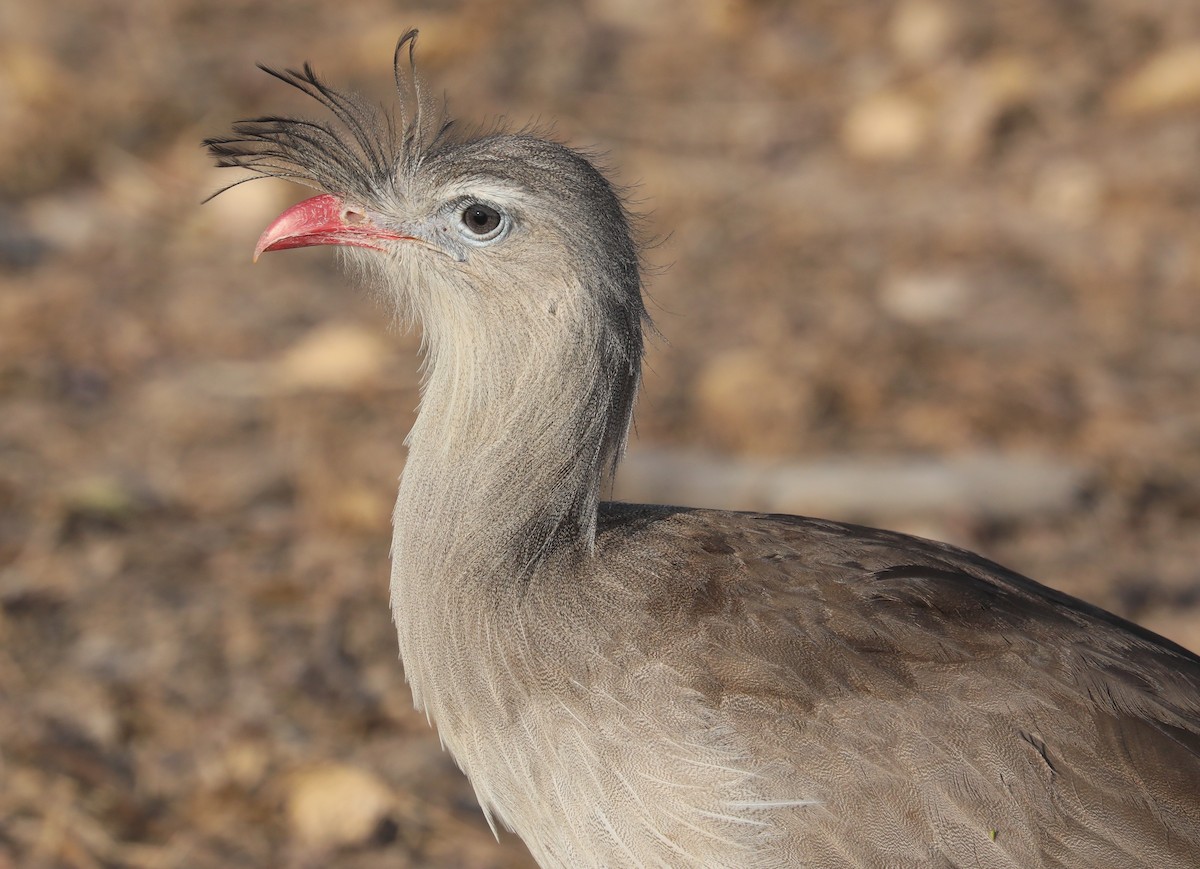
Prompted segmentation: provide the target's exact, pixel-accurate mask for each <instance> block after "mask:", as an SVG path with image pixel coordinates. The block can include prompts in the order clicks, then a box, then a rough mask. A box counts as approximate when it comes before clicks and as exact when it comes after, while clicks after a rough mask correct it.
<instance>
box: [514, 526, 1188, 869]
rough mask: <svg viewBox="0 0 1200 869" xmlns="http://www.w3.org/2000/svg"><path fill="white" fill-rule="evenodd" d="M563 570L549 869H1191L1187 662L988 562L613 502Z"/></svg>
mask: <svg viewBox="0 0 1200 869" xmlns="http://www.w3.org/2000/svg"><path fill="white" fill-rule="evenodd" d="M554 582H555V580H554V578H553V576H552V575H551V573H547V574H546V575H544V576H541V577H539V578H536V579H535V581H534V582H533V583H532V584H531V586H530V588H529V589H528V590H527V593H526V598H525V603H526V606H528V607H530V609H528V610H526V614H527V615H528V614H529V613H532V612H538V611H540V612H542V613H543V616H542V617H541V618H533V619H532V620H530V621H527V622H526V628H525V629H526V630H527V631H528V632H529V635H528V636H527V637H526V639H527V640H528V641H529V642H530V644H531V645H532V646H534V647H537V646H540V645H541V643H542V641H541V640H538V639H537V638H536V635H537V634H538V632H539V624H540V623H542V622H543V621H544V622H545V623H546V624H547V625H549V624H555V625H556V626H557V627H558V629H559V630H561V629H562V627H563V626H567V625H569V626H571V632H570V634H569V635H567V636H565V637H564V636H556V637H555V638H553V639H551V640H550V641H549V645H548V646H545V648H548V649H549V648H554V649H556V650H557V651H554V652H552V653H551V657H553V658H555V659H556V660H554V661H553V662H552V663H551V664H550V665H549V667H548V668H547V669H545V670H544V671H543V673H544V677H545V678H544V685H545V690H546V692H547V694H548V696H549V695H553V697H554V701H553V704H551V705H552V706H553V707H555V708H557V709H558V714H559V716H560V719H561V721H563V722H564V724H563V729H562V730H561V731H558V732H555V733H553V734H550V735H549V739H548V740H547V742H544V743H543V745H553V746H555V748H554V749H553V754H547V755H545V756H543V757H542V758H540V763H543V764H545V765H546V770H545V772H544V775H545V776H547V777H548V780H552V779H555V777H556V776H557V777H558V780H559V788H560V790H572V789H577V792H579V793H581V794H583V796H582V797H581V798H580V799H578V800H572V799H570V798H569V797H563V799H564V800H565V802H564V803H562V804H560V805H555V806H552V807H551V806H548V807H547V809H546V811H547V818H548V819H549V818H550V817H555V818H562V817H567V818H569V819H570V823H567V824H563V823H557V824H555V823H547V824H546V825H543V828H542V829H541V830H540V832H539V833H538V834H536V835H535V836H534V837H533V841H531V845H532V847H533V848H534V851H535V854H537V855H538V856H539V858H540V859H542V860H543V861H544V862H545V863H546V864H547V865H639V864H640V865H695V866H712V865H745V866H800V865H811V866H838V865H900V864H903V865H922V866H940V865H944V866H1013V867H1030V866H1063V867H1093V869H1095V867H1128V866H1135V865H1155V866H1178V867H1183V866H1195V865H1197V864H1198V863H1200V659H1198V658H1197V657H1196V656H1195V655H1193V654H1191V653H1189V652H1187V651H1186V650H1184V649H1182V648H1180V647H1178V646H1175V645H1174V644H1172V643H1169V642H1168V641H1166V640H1164V639H1162V638H1160V637H1157V636H1156V635H1154V634H1152V633H1150V632H1148V631H1145V630H1143V629H1141V628H1138V627H1136V626H1134V625H1132V624H1130V623H1127V622H1125V621H1123V620H1121V619H1118V618H1116V617H1114V616H1112V615H1110V614H1108V613H1105V612H1103V611H1101V610H1098V609H1096V608H1093V607H1090V606H1088V605H1086V604H1084V603H1082V602H1080V601H1077V600H1075V599H1073V598H1069V597H1067V596H1065V595H1062V594H1059V593H1056V592H1054V591H1052V590H1050V589H1047V588H1044V587H1042V586H1040V585H1038V584H1036V583H1034V582H1032V581H1030V580H1027V579H1025V578H1023V577H1021V576H1019V575H1017V574H1014V573H1012V572H1010V571H1007V570H1005V569H1004V568H1001V567H999V566H998V565H995V564H993V563H991V562H989V561H987V560H985V559H982V558H980V557H978V556H975V555H972V554H970V553H967V552H964V551H962V550H959V549H956V548H953V547H950V546H946V545H942V544H937V543H932V542H927V541H923V540H917V539H915V538H911V537H907V536H904V535H899V534H892V533H888V532H883V531H875V530H872V529H865V528H859V527H855V526H848V525H841V524H837V523H831V522H824V521H819V520H809V519H801V518H797V517H787V516H770V515H759V514H739V513H721V512H713V511H699V510H682V509H677V508H664V507H639V506H630V505H618V504H606V505H603V509H602V513H601V522H600V527H599V530H598V535H597V545H596V553H595V557H594V560H593V561H592V566H591V569H590V576H589V577H588V578H587V579H585V580H582V581H581V580H578V579H575V578H572V580H571V583H570V590H569V591H568V590H566V589H564V588H563V585H562V584H559V585H558V586H557V587H555V588H554V589H553V590H551V589H550V588H549V586H550V585H551V584H553V583H554ZM539 583H544V584H545V585H546V586H547V587H546V588H542V587H540V586H539ZM541 591H547V592H550V591H552V593H548V594H546V595H542V594H541V593H540V592H541ZM544 608H551V609H544ZM555 673H557V674H560V675H561V674H569V675H565V676H562V678H564V679H567V680H568V681H570V682H571V683H573V688H572V690H571V691H564V690H563V686H562V685H561V684H556V683H558V681H559V680H558V678H557V677H556V676H555V675H554V674H555ZM535 681H536V680H535ZM535 694H536V692H535ZM572 696H573V697H575V698H577V699H576V700H574V701H573V700H571V699H570V698H571V697H572ZM537 705H538V704H537V702H536V700H535V701H534V706H537ZM548 714H549V713H548ZM572 718H574V719H575V721H572V720H571V719H572ZM577 723H578V724H579V726H576V724H577ZM563 745H566V746H568V749H567V753H566V758H569V759H565V758H564V756H563V755H562V754H561V751H562V746H563ZM572 746H576V747H572ZM564 763H565V766H562V767H561V768H559V769H557V771H554V770H553V769H551V767H555V766H556V765H558V764H564ZM536 776H537V773H535V774H534V778H535V779H536ZM592 780H594V781H592ZM706 782H707V783H708V786H707V789H705V784H704V783H706ZM551 789H553V786H551ZM525 826H528V825H527V824H525ZM572 827H577V828H578V830H577V831H576V833H571V831H570V829H571V828H572ZM589 828H592V829H591V832H590V833H589V832H588V830H589ZM580 831H582V832H580ZM522 835H523V836H525V837H526V839H527V841H528V840H530V839H531V837H530V836H529V835H526V833H525V832H524V831H522ZM571 835H578V836H581V837H582V838H580V839H579V840H578V843H583V842H585V841H586V843H587V844H586V845H582V844H578V843H577V844H576V846H574V847H575V848H576V849H577V850H572V848H571V847H567V846H565V845H563V842H564V841H565V839H564V837H570V836H571ZM547 837H549V839H554V838H555V837H558V841H557V842H551V843H550V845H549V849H550V850H548V851H542V852H540V853H539V851H538V848H539V845H538V844H537V842H538V841H543V842H545V841H548V840H547ZM604 843H607V845H605V844H604ZM560 847H561V848H562V850H555V849H556V848H560ZM606 847H607V848H608V850H607V851H606V850H605V848H606ZM739 849H740V850H739ZM739 854H740V855H741V856H738V855H739Z"/></svg>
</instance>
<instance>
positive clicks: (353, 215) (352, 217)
mask: <svg viewBox="0 0 1200 869" xmlns="http://www.w3.org/2000/svg"><path fill="white" fill-rule="evenodd" d="M366 219H367V216H366V215H365V214H363V213H362V212H361V211H352V210H350V209H346V211H344V212H342V220H344V221H345V222H346V223H348V224H350V225H351V226H356V225H358V224H360V223H364V222H366Z"/></svg>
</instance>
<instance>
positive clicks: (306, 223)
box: [254, 193, 417, 262]
mask: <svg viewBox="0 0 1200 869" xmlns="http://www.w3.org/2000/svg"><path fill="white" fill-rule="evenodd" d="M398 239H409V240H412V241H416V240H417V239H415V238H413V237H412V236H409V235H400V234H399V233H395V232H390V231H388V230H385V229H381V228H380V227H378V226H376V225H375V224H374V223H372V222H371V220H370V218H369V217H368V216H367V215H366V214H364V213H363V212H361V211H359V210H356V209H352V208H348V207H347V206H346V203H345V201H344V200H342V199H341V198H339V197H337V196H333V195H332V194H329V193H323V194H321V195H320V196H314V197H312V198H311V199H305V200H304V201H303V202H298V203H296V204H295V205H293V206H292V207H291V208H289V209H288V210H287V211H285V212H283V214H281V215H279V216H278V217H277V218H275V220H274V221H273V222H272V223H271V225H270V226H268V227H267V228H266V230H265V231H264V232H263V234H262V235H261V236H260V237H259V239H258V244H256V245H255V246H254V261H255V262H258V258H259V257H260V256H261V255H262V254H264V253H266V252H267V251H272V250H287V249H289V248H293V247H310V246H312V245H315V244H342V245H350V246H352V247H366V248H371V249H372V250H385V247H384V246H383V244H382V243H381V242H384V241H396V240H398Z"/></svg>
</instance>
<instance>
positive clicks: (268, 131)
mask: <svg viewBox="0 0 1200 869" xmlns="http://www.w3.org/2000/svg"><path fill="white" fill-rule="evenodd" d="M416 41H417V31H416V30H409V31H408V32H407V33H405V34H404V35H403V36H402V37H401V38H400V41H399V42H398V43H397V45H396V53H395V56H394V60H393V65H394V74H395V81H396V91H397V96H398V97H399V101H400V124H399V131H398V129H397V123H396V118H395V116H394V115H393V114H392V113H391V112H389V111H387V110H386V109H384V108H382V107H375V106H372V105H370V104H369V103H367V102H366V101H364V100H363V99H362V98H361V97H359V96H357V95H355V94H351V93H346V92H344V91H339V90H337V89H335V88H332V87H330V86H329V85H327V84H325V82H324V81H322V80H321V79H320V77H319V76H318V75H317V74H316V72H314V70H313V68H312V66H311V65H309V64H308V63H305V64H304V67H303V69H300V70H295V69H286V70H282V71H280V70H276V69H271V68H270V67H267V66H264V65H263V64H261V63H260V64H258V67H259V69H261V70H263V72H265V73H267V74H268V75H271V76H274V77H275V78H277V79H279V80H280V81H281V82H283V83H284V84H287V85H290V86H291V87H294V88H296V89H297V90H298V91H300V92H301V93H303V94H305V95H306V96H309V97H312V98H313V99H314V100H316V101H317V102H319V103H320V104H321V105H322V106H324V107H325V108H326V109H327V110H329V112H330V113H332V114H333V120H332V121H314V120H308V119H305V118H293V117H286V116H278V115H269V116H266V117H261V118H252V119H248V120H243V121H237V122H236V123H235V124H234V125H233V134H232V135H230V136H214V137H212V138H210V139H205V140H204V142H203V143H202V144H203V145H204V147H206V148H207V149H208V151H209V153H210V154H212V155H213V157H215V158H216V161H217V165H218V166H220V167H236V168H241V169H249V170H251V171H253V172H255V173H256V174H255V175H252V176H251V177H249V178H243V179H241V180H240V181H235V182H233V183H232V184H229V185H226V186H225V187H222V188H221V189H220V190H218V191H217V192H216V193H213V194H212V196H209V197H208V199H212V198H213V197H214V196H219V195H220V194H221V193H224V192H225V191H226V190H229V189H230V188H232V187H236V186H238V185H239V184H244V183H246V182H247V181H256V180H259V179H261V178H285V179H288V180H292V181H296V182H297V183H300V184H304V185H305V186H308V187H313V188H315V189H318V190H321V191H323V192H327V193H335V194H339V195H343V196H346V195H349V196H357V197H362V198H366V199H370V198H371V197H373V196H375V195H377V194H378V193H379V192H381V191H383V190H387V189H390V188H391V186H392V184H393V182H394V179H395V177H396V175H397V174H399V173H410V172H413V171H415V170H416V169H417V168H418V167H419V166H420V164H421V161H422V160H423V159H424V157H425V155H426V154H428V153H430V152H431V151H432V150H433V149H434V148H435V147H436V146H437V145H438V144H439V143H441V142H442V141H443V140H444V137H445V134H446V132H447V131H448V130H449V129H450V127H451V126H452V124H453V122H452V121H450V120H448V119H447V118H446V117H445V112H444V108H443V109H442V110H441V111H436V112H434V113H432V117H434V118H436V121H435V123H434V124H433V125H432V126H426V123H427V122H426V119H427V118H429V117H431V113H430V112H429V107H427V106H426V105H425V104H424V102H425V100H424V96H423V91H422V89H421V85H420V81H419V80H418V78H417V71H416V60H415V56H414V49H415V46H416ZM405 46H407V47H408V63H407V65H406V66H407V69H405V68H404V67H405V65H404V64H403V63H402V56H403V54H404V48H405ZM208 199H206V200H205V201H208Z"/></svg>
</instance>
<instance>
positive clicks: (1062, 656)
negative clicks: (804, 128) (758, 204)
mask: <svg viewBox="0 0 1200 869" xmlns="http://www.w3.org/2000/svg"><path fill="white" fill-rule="evenodd" d="M415 44H416V31H415V30H412V31H409V32H407V33H405V34H404V36H403V37H402V38H401V39H400V40H399V43H398V45H397V47H396V53H395V57H394V59H393V70H394V77H395V85H396V92H397V97H398V101H399V107H398V110H397V109H392V110H388V109H385V108H380V107H377V106H374V105H373V104H371V103H370V102H368V101H367V100H366V99H364V98H362V97H360V96H356V95H355V94H353V93H351V92H348V91H343V90H339V89H335V88H333V87H331V86H330V85H328V84H327V83H326V82H325V81H324V80H323V79H322V78H320V77H319V76H318V75H317V74H316V73H315V72H314V70H313V68H312V67H311V66H310V65H309V64H304V66H303V67H302V68H300V69H285V70H276V69H272V68H268V67H265V66H263V67H262V69H264V70H265V71H266V72H268V73H270V74H271V75H273V76H274V77H275V78H277V79H279V80H281V81H282V82H284V83H286V84H287V85H289V86H291V87H293V88H296V89H298V90H299V91H301V92H303V93H304V94H306V95H307V96H308V97H311V98H312V99H314V100H315V101H316V102H317V103H319V104H320V105H321V106H322V107H323V115H322V117H323V118H324V119H318V120H312V119H306V118H297V117H290V116H283V115H272V116H266V117H259V118H255V119H251V120H245V121H239V122H236V123H235V124H234V125H233V127H232V132H231V133H229V134H227V135H223V136H218V137H214V138H210V139H207V140H205V142H204V144H205V145H206V146H207V148H208V149H209V151H210V152H211V154H212V155H213V156H214V157H215V159H216V162H217V164H218V165H219V166H222V167H238V168H241V169H244V170H250V171H251V172H252V174H251V175H250V176H249V177H246V178H242V179H241V181H238V182H235V183H234V184H233V185H230V186H236V184H239V183H242V181H249V180H256V179H260V178H281V179H287V180H290V181H294V182H298V183H300V184H302V185H307V186H309V187H310V188H313V189H315V190H316V191H317V194H316V195H315V196H313V197H312V198H309V199H306V200H304V201H302V202H300V203H299V204H297V205H295V206H292V207H291V208H289V209H287V210H286V211H284V212H283V213H282V214H281V215H280V216H279V217H278V218H277V219H276V220H275V221H274V222H272V223H271V224H270V225H269V226H268V227H267V229H266V230H265V231H264V232H263V234H262V236H261V238H260V239H259V240H258V243H257V246H256V248H255V251H254V257H255V259H256V260H257V258H258V256H259V255H260V254H262V253H265V252H269V251H280V250H286V249H290V248H299V247H308V246H314V245H334V246H336V247H337V249H338V251H339V252H340V253H341V254H342V258H343V260H344V264H345V265H346V267H347V268H348V269H349V270H351V271H353V272H355V273H357V274H359V275H360V276H361V280H362V281H363V282H364V283H365V284H367V285H368V286H369V287H371V288H372V289H373V290H374V291H375V292H376V293H377V294H378V295H379V296H380V298H382V299H383V300H384V301H385V303H386V304H387V305H389V306H392V307H394V308H395V310H396V312H398V313H399V314H400V316H402V317H403V318H405V319H406V320H407V321H409V322H412V323H415V324H417V325H418V326H419V328H420V330H421V332H422V337H423V342H422V353H423V369H422V372H423V373H422V381H421V398H420V404H419V409H418V414H417V418H416V421H415V423H414V424H413V426H412V429H411V431H410V432H409V434H408V438H407V441H406V443H407V447H408V457H407V460H406V463H405V467H404V470H403V474H402V477H401V482H400V486H399V493H398V497H397V501H396V505H395V511H394V515H393V525H394V537H393V542H392V549H391V558H392V567H391V592H390V606H391V613H392V618H393V621H394V624H395V627H396V631H397V636H398V640H399V649H400V657H401V662H402V666H403V670H404V674H405V677H406V679H407V681H408V683H409V685H410V687H411V691H412V695H413V700H414V702H415V705H416V707H417V708H418V709H420V710H423V711H424V713H425V714H426V716H427V717H428V719H429V720H430V722H431V723H432V724H433V725H435V726H436V728H437V731H438V734H439V736H440V739H441V741H442V744H443V746H444V747H445V749H447V750H448V751H449V752H450V754H451V755H452V756H453V758H454V760H455V761H456V762H457V764H458V765H459V766H460V767H461V769H462V770H463V771H464V772H465V773H466V775H467V777H468V779H469V780H470V782H471V784H472V786H473V787H474V790H475V793H476V795H477V797H478V801H479V805H480V806H481V807H482V810H483V812H484V814H485V815H486V817H487V820H488V823H489V824H490V825H491V826H492V830H493V832H496V831H497V829H498V828H499V827H500V826H503V827H506V828H508V829H510V830H512V831H514V832H515V833H516V835H518V836H519V837H520V838H521V839H522V840H523V841H524V842H525V844H526V845H527V846H528V848H529V851H530V853H531V855H532V856H533V858H534V859H535V860H536V861H537V863H538V864H539V865H540V866H543V867H601V866H604V867H612V866H629V867H752V869H762V867H798V866H804V867H850V866H862V867H883V866H928V867H967V866H981V867H1012V869H1030V867H1064V869H1066V867H1072V869H1076V867H1077V869H1084V867H1086V869H1101V867H1114V869H1115V867H1121V869H1127V867H1133V866H1156V867H1196V866H1200V657H1197V655H1195V654H1193V653H1192V652H1190V651H1188V650H1186V649H1185V648H1183V647H1181V646H1179V645H1176V644H1175V643H1173V642H1170V641H1168V640H1166V639H1164V638H1163V637H1160V636H1158V635H1156V634H1154V633H1152V632H1151V631H1149V630H1146V629H1145V628H1143V627H1140V626H1138V625H1135V624H1133V623H1131V622H1128V621H1125V620H1123V619H1122V618H1119V617H1118V616H1116V615H1113V614H1111V613H1109V612H1106V611H1104V610H1102V609H1100V608H1097V607H1095V606H1092V605H1090V604H1088V603H1085V602H1083V601H1081V600H1078V599H1075V598H1073V597H1069V596H1067V595H1066V594H1063V593H1060V592H1058V591H1055V590H1053V589H1052V588H1049V587H1047V586H1043V585H1041V584H1038V583H1037V582H1034V581H1033V580H1031V579H1028V578H1026V577H1024V576H1021V575H1019V574H1017V573H1015V572H1013V571H1010V570H1008V569H1006V568H1004V567H1002V566H1000V565H998V564H996V563H994V562H992V561H989V560H987V559H985V558H983V557H981V556H978V555H975V554H973V553H971V552H968V551H966V550H963V549H960V548H956V547H953V546H950V545H947V544H943V543H938V542H934V541H929V540H924V539H920V538H917V537H913V536H907V535H904V534H900V533H894V532H889V531H885V530H878V529H871V528H865V527H860V526H856V525H850V524H845V523H841V522H835V521H827V520H821V519H815V518H805V517H797V516H788V515H778V514H763V513H752V512H729V511H720V510H708V509H693V508H687V507H679V506H664V505H645V504H626V503H619V502H614V501H608V500H604V499H603V495H604V493H605V492H606V491H608V487H609V483H610V481H611V479H612V476H613V474H614V473H615V469H616V466H617V463H618V461H619V459H620V457H621V455H622V453H623V450H624V448H625V444H626V441H627V437H628V432H629V430H630V424H631V418H632V414H633V409H634V402H635V396H636V395H637V392H638V388H639V383H640V378H641V366H642V357H643V347H644V341H645V335H646V334H647V330H649V329H650V328H651V325H650V322H649V319H648V316H647V312H646V306H645V303H644V301H643V268H642V262H641V252H640V248H639V245H638V244H637V243H636V242H635V237H636V232H635V229H636V227H635V225H634V223H633V220H634V218H633V217H632V216H631V212H630V209H629V208H628V207H627V205H626V203H625V197H624V194H623V192H622V191H621V190H620V189H618V188H617V187H616V186H615V185H614V184H613V183H612V182H610V181H609V180H608V179H607V177H606V175H605V174H604V173H603V172H601V171H600V170H599V169H597V168H596V161H595V160H594V159H592V158H591V157H589V156H588V155H587V154H585V153H583V152H582V151H579V150H575V149H572V148H571V147H569V146H567V145H566V144H563V143H560V142H558V141H555V140H553V139H552V138H551V137H549V136H544V135H540V134H538V133H537V132H535V131H531V130H522V131H509V130H506V129H503V128H495V129H482V128H481V129H476V130H473V131H465V130H463V129H462V128H461V127H460V126H458V125H456V124H455V123H454V122H453V120H451V119H450V118H449V116H448V113H447V110H446V109H445V104H444V102H439V101H434V100H431V99H430V98H429V97H428V96H427V91H426V90H425V89H424V88H423V86H422V83H421V78H420V76H418V73H417V68H416V61H415V54H414V48H415ZM225 189H228V188H223V189H222V191H218V192H224V190H225ZM214 195H215V194H214Z"/></svg>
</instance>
